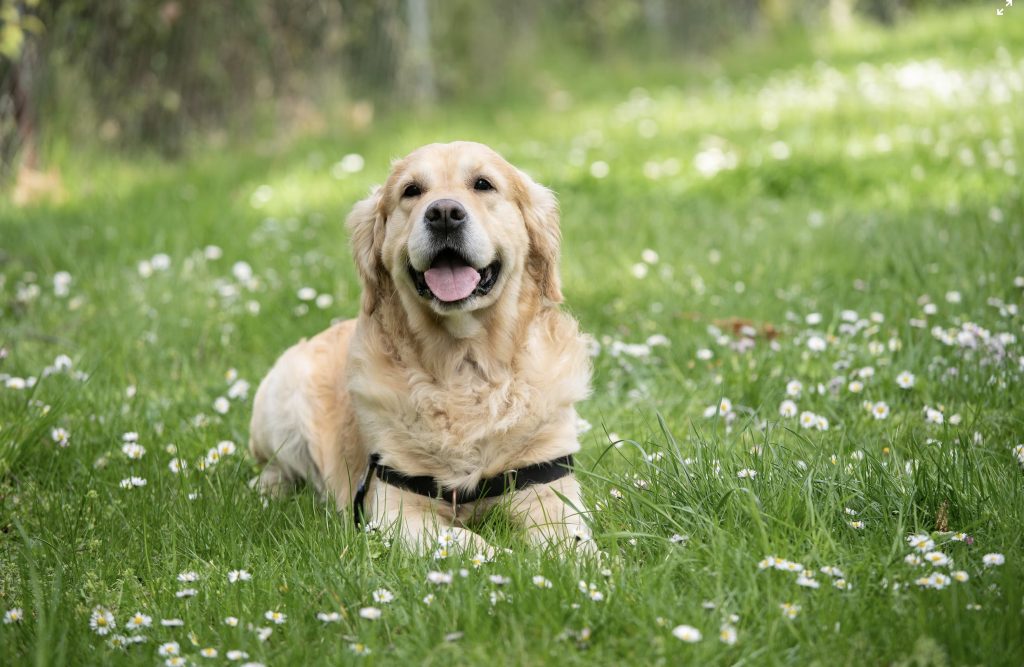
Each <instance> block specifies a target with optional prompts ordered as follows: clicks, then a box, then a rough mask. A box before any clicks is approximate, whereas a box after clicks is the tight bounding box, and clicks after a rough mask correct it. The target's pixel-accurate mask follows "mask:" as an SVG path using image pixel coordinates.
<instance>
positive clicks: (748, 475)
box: [736, 468, 757, 479]
mask: <svg viewBox="0 0 1024 667" xmlns="http://www.w3.org/2000/svg"><path fill="white" fill-rule="evenodd" d="M736 476H737V477H738V478H740V479H754V478H755V477H757V471H756V470H751V469H750V468H743V469H742V470H740V471H739V472H737V473H736Z"/></svg>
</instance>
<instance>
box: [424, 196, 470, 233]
mask: <svg viewBox="0 0 1024 667" xmlns="http://www.w3.org/2000/svg"><path fill="white" fill-rule="evenodd" d="M467 217H469V216H468V215H467V214H466V209H464V208H463V207H462V204H460V203H459V202H457V201H455V200H454V199H438V200H437V201H435V202H433V203H431V204H430V206H428V207H427V210H426V211H425V212H424V213H423V220H424V222H425V223H426V225H427V229H429V230H430V231H431V232H433V233H435V234H441V235H446V234H451V233H453V232H456V231H458V230H459V228H460V227H462V224H463V223H464V222H466V218H467Z"/></svg>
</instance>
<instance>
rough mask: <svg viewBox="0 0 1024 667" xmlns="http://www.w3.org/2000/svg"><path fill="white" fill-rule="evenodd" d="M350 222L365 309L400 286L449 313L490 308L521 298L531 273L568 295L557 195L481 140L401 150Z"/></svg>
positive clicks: (542, 285)
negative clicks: (401, 155) (563, 286)
mask: <svg viewBox="0 0 1024 667" xmlns="http://www.w3.org/2000/svg"><path fill="white" fill-rule="evenodd" d="M348 226H349V230H350V232H351V240H352V251H353V255H354V256H355V260H356V266H357V268H358V270H359V275H360V279H361V280H362V283H363V308H364V311H365V312H367V313H373V312H374V310H375V309H376V308H377V306H378V305H379V304H380V302H381V300H382V299H383V298H384V297H385V296H386V295H389V294H390V293H391V292H392V291H397V292H398V294H399V296H401V297H402V301H403V302H404V303H405V304H407V306H406V307H409V305H412V307H417V308H423V309H429V310H430V311H432V312H433V313H435V314H437V315H439V316H442V317H444V316H449V315H451V314H453V313H466V312H475V311H482V310H484V309H487V308H489V307H491V306H494V305H495V304H496V303H498V302H499V301H500V300H502V299H505V298H512V299H517V298H519V296H520V294H521V292H522V287H523V285H524V283H525V282H526V281H531V282H532V284H533V285H534V286H535V287H536V290H535V291H534V293H535V294H537V295H538V296H539V298H541V299H546V300H547V301H549V302H554V303H558V302H560V301H561V300H562V294H561V289H560V282H559V278H558V254H559V240H560V232H559V228H558V205H557V203H556V201H555V198H554V196H553V195H552V194H551V192H550V191H549V190H547V189H546V188H544V187H542V186H540V185H537V184H536V183H534V182H533V181H532V180H531V179H530V178H529V177H528V176H527V175H526V174H524V173H523V172H521V171H519V170H518V169H516V168H515V167H513V166H512V165H510V164H509V163H508V162H506V161H505V160H504V159H503V158H502V157H501V156H500V155H498V154H497V153H495V152H494V151H493V150H491V149H490V148H488V147H486V146H484V145H482V144H476V143H470V142H461V141H460V142H454V143H450V144H430V145H428V146H424V147H422V148H420V149H418V150H416V151H414V152H413V153H411V154H410V155H408V156H407V157H405V158H403V159H401V160H399V161H398V162H396V163H395V164H394V166H393V168H392V170H391V174H390V176H389V177H388V179H387V182H386V183H384V185H382V186H381V187H379V188H376V189H375V190H374V191H373V193H371V195H370V196H369V197H368V198H366V199H365V200H363V201H361V202H359V203H358V204H356V206H355V208H354V209H353V210H352V213H351V214H350V215H349V218H348Z"/></svg>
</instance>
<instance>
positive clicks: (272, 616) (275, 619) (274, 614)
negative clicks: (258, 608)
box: [263, 611, 288, 625]
mask: <svg viewBox="0 0 1024 667" xmlns="http://www.w3.org/2000/svg"><path fill="white" fill-rule="evenodd" d="M263 618H265V619H267V620H268V621H270V622H271V623H276V624H277V625H281V624H283V623H284V622H285V621H287V620H288V615H287V614H282V613H281V612H279V611H268V612H266V613H265V614H263Z"/></svg>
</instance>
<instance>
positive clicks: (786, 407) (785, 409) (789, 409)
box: [779, 399, 797, 417]
mask: <svg viewBox="0 0 1024 667" xmlns="http://www.w3.org/2000/svg"><path fill="white" fill-rule="evenodd" d="M796 413H797V407H796V403H794V402H793V401H791V400H789V399H786V400H785V401H783V402H782V403H779V415H781V416H782V417H796Z"/></svg>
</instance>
